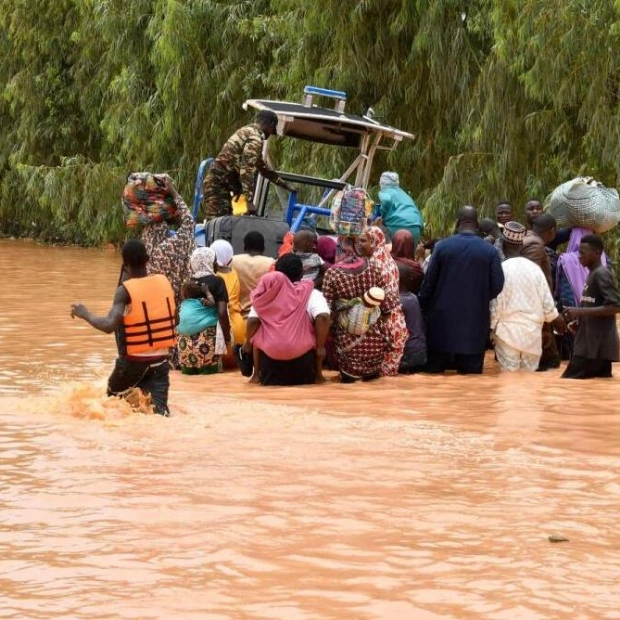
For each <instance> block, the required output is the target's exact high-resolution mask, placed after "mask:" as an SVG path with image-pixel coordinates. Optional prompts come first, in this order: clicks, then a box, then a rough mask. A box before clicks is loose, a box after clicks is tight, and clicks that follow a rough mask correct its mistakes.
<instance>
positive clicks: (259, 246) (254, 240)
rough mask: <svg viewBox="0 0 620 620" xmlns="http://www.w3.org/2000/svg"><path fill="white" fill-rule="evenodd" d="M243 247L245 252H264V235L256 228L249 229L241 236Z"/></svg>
mask: <svg viewBox="0 0 620 620" xmlns="http://www.w3.org/2000/svg"><path fill="white" fill-rule="evenodd" d="M243 249H244V251H245V252H246V253H247V254H252V255H254V254H264V253H265V237H263V235H262V234H261V233H259V232H258V231H257V230H251V231H250V232H248V233H246V235H245V237H243Z"/></svg>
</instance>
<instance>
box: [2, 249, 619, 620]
mask: <svg viewBox="0 0 620 620" xmlns="http://www.w3.org/2000/svg"><path fill="white" fill-rule="evenodd" d="M0 270H1V273H2V274H3V275H2V293H1V302H2V305H1V312H0V488H1V495H0V550H1V553H0V618H11V619H13V618H14V619H22V618H37V619H38V618H42V619H47V618H76V619H85V620H86V619H88V620H91V619H92V620H95V619H103V618H123V619H124V618H127V619H151V618H153V619H155V618H157V619H159V618H181V619H184V618H188V619H191V618H197V619H198V618H200V619H201V620H202V619H213V620H215V619H218V620H220V619H228V618H231V619H232V618H234V619H255V618H256V619H289V618H290V619H291V620H317V619H335V618H337V619H341V618H342V619H349V618H351V619H361V620H364V619H395V620H401V619H409V618H411V619H414V620H418V619H419V620H430V619H437V618H489V619H496V620H504V619H505V620H517V619H524V620H532V619H547V618H548V619H571V620H574V619H581V618H596V619H600V618H620V534H619V528H618V512H619V509H620V414H619V413H618V406H617V394H618V388H619V383H618V382H619V379H618V378H614V379H612V380H596V381H586V382H568V381H561V380H560V379H559V374H560V372H559V371H552V372H547V373H538V374H534V375H530V374H511V375H505V374H504V375H500V374H499V373H498V372H497V371H496V369H495V368H494V364H493V362H492V360H488V363H487V370H486V371H485V375H484V376H482V377H469V378H465V377H457V376H450V375H448V376H445V377H430V376H424V375H420V376H415V377H407V378H396V379H381V380H379V381H376V382H374V383H368V384H359V385H340V384H337V383H335V382H333V383H330V384H328V385H326V386H322V387H315V386H308V387H303V388H262V387H260V386H250V385H248V384H247V382H246V380H244V379H242V378H241V377H240V376H239V375H236V374H234V373H233V374H225V375H222V376H217V377H213V376H210V377H181V376H180V375H178V374H177V373H174V374H173V378H172V391H171V397H170V404H171V407H172V410H173V413H174V416H173V417H172V418H170V419H163V418H160V417H158V416H152V415H143V414H140V413H137V412H134V411H132V410H131V409H130V408H129V407H128V406H127V405H126V404H125V403H123V402H121V401H118V400H116V399H106V398H105V397H104V396H103V393H104V386H105V379H106V377H107V375H108V373H109V370H110V369H111V366H112V363H113V360H114V357H115V350H114V338H113V337H112V336H107V335H104V334H100V333H98V332H96V331H95V330H94V329H92V328H90V327H89V326H88V325H86V324H85V323H83V322H81V321H79V322H78V321H77V320H72V319H71V318H70V317H69V304H70V303H71V302H73V301H83V302H84V303H86V304H87V305H88V306H89V307H90V308H91V309H94V310H95V311H97V312H100V313H105V312H107V310H108V308H109V305H110V302H111V299H112V295H113V292H114V289H115V286H116V281H117V277H118V271H119V258H118V255H117V254H116V253H115V252H114V251H103V250H85V249H77V248H50V247H41V246H37V245H35V244H33V243H27V242H19V241H9V240H4V241H1V242H0ZM617 372H618V373H620V370H617ZM551 535H561V536H564V537H566V538H568V539H569V540H568V542H561V543H551V542H549V540H548V537H549V536H551Z"/></svg>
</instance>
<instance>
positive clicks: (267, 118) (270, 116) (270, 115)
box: [256, 110, 278, 127]
mask: <svg viewBox="0 0 620 620" xmlns="http://www.w3.org/2000/svg"><path fill="white" fill-rule="evenodd" d="M256 120H257V121H262V122H263V123H267V125H273V126H274V127H275V126H276V125H277V124H278V115H277V114H276V113H275V112H272V111H271V110H261V111H260V112H259V113H258V114H257V115H256Z"/></svg>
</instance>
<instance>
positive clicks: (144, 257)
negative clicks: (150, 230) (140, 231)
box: [121, 239, 149, 267]
mask: <svg viewBox="0 0 620 620" xmlns="http://www.w3.org/2000/svg"><path fill="white" fill-rule="evenodd" d="M121 255H122V257H123V264H125V265H127V266H128V267H144V266H145V265H146V263H147V262H148V260H149V256H148V254H147V253H146V247H145V245H144V243H142V241H140V239H129V241H125V243H124V245H123V249H122V250H121Z"/></svg>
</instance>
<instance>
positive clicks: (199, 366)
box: [177, 247, 231, 374]
mask: <svg viewBox="0 0 620 620" xmlns="http://www.w3.org/2000/svg"><path fill="white" fill-rule="evenodd" d="M190 267H191V273H192V278H191V280H190V281H188V282H185V283H184V284H183V286H182V297H183V300H182V302H181V306H180V309H179V324H178V326H177V332H178V334H179V338H178V343H177V349H178V352H179V363H180V365H181V371H182V372H183V373H184V374H212V373H215V372H219V371H220V370H221V357H222V355H224V353H226V350H227V349H230V341H231V333H230V321H229V318H228V293H227V292H226V285H225V284H224V281H223V280H222V279H221V278H218V277H217V276H216V275H215V270H216V262H215V252H214V251H213V250H212V249H211V248H203V247H200V248H196V249H195V250H194V251H193V252H192V255H191V258H190Z"/></svg>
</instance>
